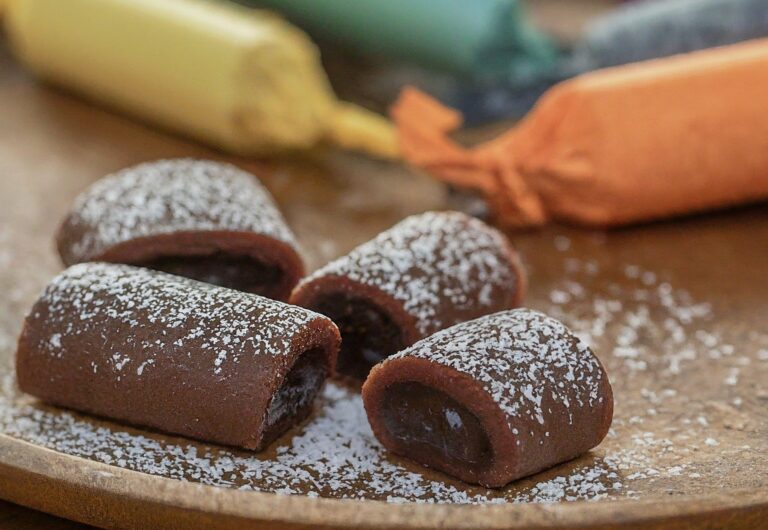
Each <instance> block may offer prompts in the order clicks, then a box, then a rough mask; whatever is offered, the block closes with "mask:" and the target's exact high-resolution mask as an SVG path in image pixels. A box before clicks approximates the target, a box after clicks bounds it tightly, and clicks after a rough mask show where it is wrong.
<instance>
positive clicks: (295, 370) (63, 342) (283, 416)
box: [17, 263, 338, 448]
mask: <svg viewBox="0 0 768 530" xmlns="http://www.w3.org/2000/svg"><path fill="white" fill-rule="evenodd" d="M337 347H338V331H337V329H336V327H335V326H334V325H333V324H332V323H331V322H330V321H329V320H328V319H327V318H325V317H322V316H320V315H318V314H316V313H313V312H311V311H307V310H305V309H302V308H299V307H294V306H289V305H287V304H283V303H280V302H277V301H274V300H270V299H267V298H263V297H260V296H257V295H252V294H247V293H243V292H239V291H235V290H231V289H223V288H219V287H215V286H213V285H209V284H204V283H200V282H196V281H193V280H189V279H187V278H182V277H178V276H172V275H169V274H165V273H160V272H156V271H152V270H149V269H143V268H137V267H132V266H128V265H114V264H107V263H86V264H79V265H75V266H73V267H70V268H69V269H68V270H66V271H65V272H64V273H62V274H61V275H59V276H58V277H57V278H56V279H54V280H53V282H52V283H51V284H50V285H49V286H48V287H47V288H46V289H45V291H44V292H43V294H42V296H41V297H40V299H39V300H38V302H37V303H36V304H35V306H34V307H33V309H32V311H31V312H30V314H29V316H28V317H27V319H26V322H25V327H24V330H23V332H22V336H21V338H20V341H19V350H18V354H17V358H18V362H17V375H18V380H19V385H20V387H21V388H22V390H24V391H26V392H28V393H31V394H33V395H35V396H37V397H40V398H41V399H43V400H45V401H49V402H51V403H54V404H58V405H62V406H66V407H71V408H74V409H78V410H83V411H86V412H91V413H95V414H99V415H103V416H107V417H111V418H114V419H118V420H122V421H126V422H129V423H135V424H140V425H147V426H149V427H153V428H156V429H160V430H163V431H168V432H173V433H178V434H183V435H186V436H191V437H194V438H200V439H204V440H210V441H216V442H220V443H225V444H231V445H241V446H243V447H247V448H260V447H262V446H263V445H264V444H265V443H267V442H268V441H269V440H270V439H271V438H274V437H275V436H277V435H279V434H280V433H281V432H283V431H284V430H285V429H286V428H288V427H290V426H291V425H292V424H294V423H295V422H296V421H299V420H300V419H302V418H303V417H305V416H306V415H307V414H308V413H309V411H310V406H311V403H312V400H313V398H314V396H315V395H316V394H317V392H318V391H319V389H320V387H321V385H322V382H323V380H324V379H325V376H326V375H327V374H328V373H329V372H330V369H331V367H332V366H333V364H334V362H335V355H336V349H337Z"/></svg>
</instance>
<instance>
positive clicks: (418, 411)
mask: <svg viewBox="0 0 768 530" xmlns="http://www.w3.org/2000/svg"><path fill="white" fill-rule="evenodd" d="M363 400H364V403H365V409H366V412H367V413H368V420H369V421H370V423H371V427H372V428H373V432H374V433H375V434H376V437H377V438H378V439H379V441H381V443H382V444H383V445H384V446H385V447H386V448H387V449H389V450H391V451H393V452H395V453H397V454H401V455H404V456H407V457H409V458H412V459H413V460H415V461H417V462H419V463H421V464H423V465H425V466H428V467H433V468H435V469H438V470H441V471H443V472H445V473H448V474H449V475H453V476H455V477H458V478H460V479H461V480H463V481H465V482H471V483H477V484H482V485H484V486H488V487H499V486H504V485H505V484H507V483H508V482H510V481H512V480H515V479H518V478H521V477H524V476H526V475H530V474H532V473H536V472H538V471H541V470H542V469H546V468H548V467H551V466H554V465H555V464H559V463H560V462H564V461H566V460H570V459H572V458H574V457H576V456H578V455H580V454H582V453H584V452H586V451H588V450H589V449H591V448H593V447H595V446H596V445H598V444H599V443H600V441H601V440H602V439H603V438H604V437H605V435H606V434H607V433H608V428H609V427H610V425H611V419H612V417H613V393H612V391H611V385H610V383H609V381H608V376H607V374H606V373H605V370H604V369H603V367H602V365H601V364H600V361H599V360H598V359H597V357H595V355H594V354H593V353H592V352H591V351H590V349H589V348H588V347H587V346H586V345H585V344H584V343H583V342H581V341H580V340H579V339H578V338H577V337H576V336H575V335H573V334H572V333H571V332H570V331H569V330H568V329H567V328H566V327H565V326H564V325H563V324H561V323H560V322H558V321H557V320H554V319H552V318H549V317H547V316H545V315H543V314H541V313H538V312H536V311H530V310H528V309H516V310H512V311H504V312H501V313H496V314H494V315H488V316H485V317H482V318H478V319H477V320H473V321H471V322H466V323H463V324H458V325H456V326H453V327H452V328H449V329H446V330H443V331H440V332H438V333H436V334H434V335H432V336H431V337H429V338H427V339H424V340H422V341H420V342H418V343H416V344H414V345H413V346H412V347H410V348H408V349H407V350H404V351H402V352H400V353H397V354H396V355H393V356H391V357H390V358H389V359H387V360H385V361H384V362H382V363H381V364H378V365H377V366H376V367H374V368H373V370H371V373H370V375H369V376H368V379H367V380H366V382H365V385H364V386H363Z"/></svg>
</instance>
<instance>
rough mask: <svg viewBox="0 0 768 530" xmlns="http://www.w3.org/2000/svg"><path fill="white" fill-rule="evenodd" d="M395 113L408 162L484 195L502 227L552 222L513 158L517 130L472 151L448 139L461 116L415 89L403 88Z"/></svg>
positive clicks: (442, 179) (393, 114)
mask: <svg viewBox="0 0 768 530" xmlns="http://www.w3.org/2000/svg"><path fill="white" fill-rule="evenodd" d="M390 114H391V116H392V119H393V120H394V121H395V125H396V126H397V128H398V132H399V135H400V153H401V155H402V156H403V158H404V159H405V160H406V161H407V162H408V163H410V164H411V165H413V166H415V167H417V168H419V169H422V170H424V171H426V172H427V173H429V174H430V175H432V176H433V177H435V178H437V179H439V180H441V181H443V182H446V183H448V184H451V185H454V186H457V187H459V188H464V189H469V190H472V191H476V192H479V193H480V194H481V195H482V196H483V197H484V198H485V200H486V202H487V203H488V206H489V207H490V209H491V212H492V215H493V218H494V221H495V222H496V223H497V224H499V225H501V226H502V227H525V226H537V225H542V224H544V223H546V222H547V221H548V215H547V212H546V211H545V209H544V205H543V204H542V201H541V198H540V197H539V195H538V194H537V193H536V190H534V189H533V188H532V187H531V186H529V185H528V183H527V182H526V181H525V179H524V177H523V175H522V174H521V173H520V171H519V169H518V168H517V166H516V164H515V160H514V159H513V156H512V153H513V152H514V151H512V150H510V148H511V147H513V145H514V136H515V135H514V133H515V131H514V130H513V131H512V132H511V133H508V134H505V135H503V136H502V137H500V138H498V139H496V140H494V141H493V142H491V143H489V144H486V145H481V146H479V147H477V148H474V149H467V148H465V147H463V146H461V145H459V144H458V143H456V142H454V141H453V140H451V139H450V138H449V137H448V135H449V134H450V133H451V132H453V131H454V130H456V129H458V128H459V127H460V126H461V124H462V117H461V115H460V114H459V113H458V112H456V111H455V110H453V109H449V108H447V107H445V106H443V105H441V104H440V103H439V102H437V101H436V100H434V99H432V98H431V97H429V96H428V95H426V94H424V93H423V92H421V91H419V90H417V89H415V88H412V87H406V88H405V89H404V90H403V92H402V93H401V94H400V97H399V98H398V100H397V101H396V102H395V103H394V105H393V106H392V108H391V109H390Z"/></svg>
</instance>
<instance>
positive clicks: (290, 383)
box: [263, 348, 327, 444]
mask: <svg viewBox="0 0 768 530" xmlns="http://www.w3.org/2000/svg"><path fill="white" fill-rule="evenodd" d="M326 373H327V366H326V363H325V355H324V354H323V350H322V349H321V348H314V349H311V350H308V351H306V352H304V353H302V354H301V356H300V357H299V359H298V360H297V361H296V362H295V363H294V365H293V367H291V370H290V371H289V372H288V375H287V376H286V377H285V380H284V381H283V384H282V386H281V387H280V388H279V389H278V391H277V392H276V393H275V395H274V396H273V397H272V401H270V403H269V408H268V409H267V417H266V421H265V424H264V436H263V443H264V444H268V443H270V442H272V441H273V440H274V439H276V438H278V437H279V436H280V435H281V434H283V433H284V432H285V431H286V430H288V429H289V428H290V427H292V426H293V425H295V424H296V423H298V422H300V421H301V420H303V419H304V418H306V417H307V416H308V415H309V412H310V411H311V410H312V402H313V401H314V400H315V396H316V395H317V393H318V392H319V391H320V388H321V387H322V386H323V381H325V376H326Z"/></svg>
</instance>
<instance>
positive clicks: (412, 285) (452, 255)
mask: <svg viewBox="0 0 768 530" xmlns="http://www.w3.org/2000/svg"><path fill="white" fill-rule="evenodd" d="M508 253H509V243H508V242H507V240H506V238H505V237H504V236H503V235H502V234H501V233H500V232H498V231H497V230H495V229H493V228H491V227H489V226H487V225H486V224H485V223H483V222H481V221H478V220H477V219H472V218H470V217H468V216H467V215H465V214H462V213H459V212H427V213H424V214H421V215H414V216H411V217H408V218H406V219H405V220H404V221H402V222H400V223H398V224H397V225H395V226H394V227H392V228H390V229H389V230H387V231H385V232H382V233H381V234H379V235H378V236H377V237H375V238H374V239H372V240H371V241H369V242H367V243H364V244H363V245H361V246H359V247H357V248H356V249H354V250H353V251H352V252H350V253H349V254H347V255H346V256H344V257H342V258H339V259H338V260H336V261H333V262H331V263H329V264H328V265H326V266H324V267H322V268H320V269H319V270H317V271H315V272H314V273H313V274H312V275H310V276H309V277H308V278H306V279H305V280H304V281H303V282H302V283H301V284H300V287H301V286H302V285H306V284H307V283H308V282H311V281H313V280H315V279H317V278H319V277H321V276H325V275H340V276H346V277H347V278H350V279H351V280H353V281H356V282H359V283H362V284H366V285H370V286H373V287H376V288H378V289H380V290H382V291H383V292H385V293H386V294H388V295H390V296H391V297H392V298H394V299H395V300H397V301H399V302H401V303H402V304H403V308H404V309H405V311H406V312H407V313H409V314H410V315H412V316H413V318H414V319H415V323H416V328H417V330H418V331H419V332H420V333H421V334H422V336H426V335H428V334H430V333H432V332H434V331H437V330H439V329H442V328H444V327H447V326H450V325H453V324H455V323H457V322H459V321H461V320H467V319H468V318H461V319H455V318H454V319H453V320H450V321H449V320H447V318H448V317H447V315H461V314H462V313H463V314H465V315H466V314H468V315H471V316H469V318H474V317H475V316H478V315H479V314H483V313H488V312H493V311H498V310H500V309H505V308H507V307H508V306H509V303H510V298H511V296H510V293H514V291H515V289H516V288H518V285H517V282H518V278H517V276H516V274H515V270H514V268H513V265H512V264H511V263H510V261H509V259H510V258H509V254H508ZM478 305H479V306H480V307H479V308H478Z"/></svg>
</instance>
